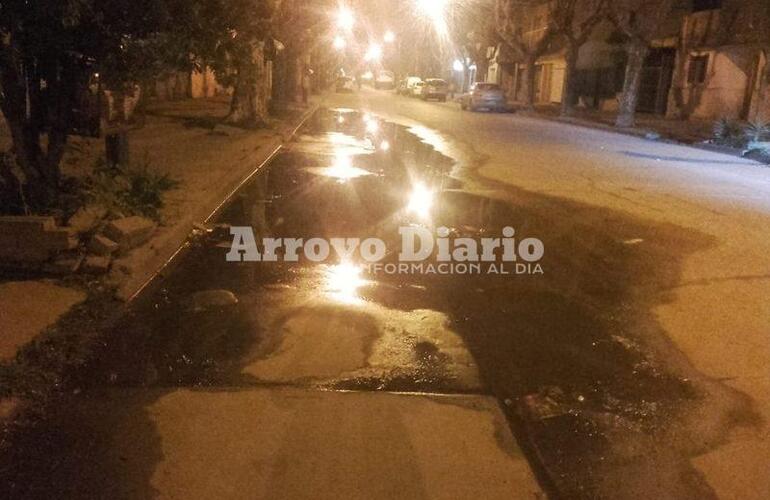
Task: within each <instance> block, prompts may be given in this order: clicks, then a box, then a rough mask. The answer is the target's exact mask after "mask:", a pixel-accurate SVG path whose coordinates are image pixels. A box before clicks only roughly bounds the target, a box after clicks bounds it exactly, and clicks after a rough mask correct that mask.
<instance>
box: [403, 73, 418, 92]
mask: <svg viewBox="0 0 770 500" xmlns="http://www.w3.org/2000/svg"><path fill="white" fill-rule="evenodd" d="M421 81H422V79H421V78H420V77H419V76H407V77H406V78H405V79H404V80H403V90H402V91H401V95H406V96H413V95H414V93H413V90H414V86H415V85H417V84H418V83H420V82H421Z"/></svg>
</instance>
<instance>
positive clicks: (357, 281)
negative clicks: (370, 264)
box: [325, 262, 369, 304]
mask: <svg viewBox="0 0 770 500" xmlns="http://www.w3.org/2000/svg"><path fill="white" fill-rule="evenodd" d="M362 272H363V270H362V269H361V267H360V266H356V265H354V264H351V263H349V262H342V263H341V264H337V265H336V266H329V267H328V268H327V269H326V276H325V288H326V291H327V292H329V294H330V295H331V296H332V297H333V298H334V299H335V300H337V301H338V302H342V303H343V304H359V303H361V302H362V300H361V296H360V295H359V293H358V290H359V289H360V288H361V287H363V286H366V285H367V284H369V282H368V281H366V280H365V279H363V278H362V277H361V274H362Z"/></svg>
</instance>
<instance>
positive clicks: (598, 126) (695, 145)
mask: <svg viewBox="0 0 770 500" xmlns="http://www.w3.org/2000/svg"><path fill="white" fill-rule="evenodd" d="M515 113H516V114H517V115H519V116H523V117H526V118H533V119H536V120H542V121H548V122H554V123H562V124H564V125H572V126H575V127H582V128H587V129H592V130H601V131H603V132H609V133H613V134H618V135H625V136H630V137H636V138H638V139H644V140H647V141H649V142H657V143H661V144H672V145H675V146H682V147H687V148H692V149H698V150H701V151H708V152H710V153H717V154H723V155H728V156H733V157H736V158H741V159H745V160H746V161H747V162H748V161H752V160H750V159H747V158H745V157H744V156H743V152H744V151H743V150H742V149H738V148H732V147H729V146H719V145H716V144H709V143H699V142H684V141H682V140H680V139H676V138H672V137H666V136H665V135H663V134H662V133H660V132H658V131H657V130H654V129H652V128H650V129H639V128H636V127H634V128H628V129H623V128H617V127H614V126H612V125H607V124H606V123H601V122H594V121H591V120H585V119H582V118H570V117H567V118H562V117H560V116H551V115H544V114H542V113H538V112H536V111H535V112H530V111H521V110H516V111H515ZM650 133H653V134H658V135H659V138H658V139H648V138H647V134H650ZM756 163H757V165H758V166H763V164H762V163H761V162H756ZM747 165H748V163H747Z"/></svg>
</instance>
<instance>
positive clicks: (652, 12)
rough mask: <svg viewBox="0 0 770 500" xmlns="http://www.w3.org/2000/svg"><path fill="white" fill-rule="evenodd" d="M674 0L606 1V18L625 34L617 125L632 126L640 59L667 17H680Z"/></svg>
mask: <svg viewBox="0 0 770 500" xmlns="http://www.w3.org/2000/svg"><path fill="white" fill-rule="evenodd" d="M679 4H680V2H678V1H677V0H614V1H612V2H610V10H609V12H610V17H611V19H612V21H613V22H614V24H615V25H616V26H617V28H618V29H619V30H620V31H621V33H622V34H623V35H625V36H626V38H627V41H626V55H627V57H628V59H627V62H626V77H625V81H624V83H623V92H622V94H621V96H620V102H619V103H618V116H617V119H616V121H615V125H616V126H617V127H633V126H634V124H635V122H636V107H637V104H638V103H639V88H640V86H641V81H642V71H643V69H644V61H645V59H646V58H647V55H648V54H649V53H650V47H651V45H652V42H653V41H654V40H655V39H656V38H657V37H659V36H660V35H661V34H662V32H661V29H662V27H665V26H668V25H670V21H671V20H676V21H677V22H678V21H679V20H680V17H679V15H678V14H680V12H678V7H679Z"/></svg>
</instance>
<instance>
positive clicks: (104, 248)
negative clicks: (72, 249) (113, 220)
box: [88, 234, 120, 257]
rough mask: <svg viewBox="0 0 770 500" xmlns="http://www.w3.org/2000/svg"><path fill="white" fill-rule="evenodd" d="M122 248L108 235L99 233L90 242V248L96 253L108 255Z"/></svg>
mask: <svg viewBox="0 0 770 500" xmlns="http://www.w3.org/2000/svg"><path fill="white" fill-rule="evenodd" d="M119 249H120V245H118V244H117V243H115V242H114V241H112V240H111V239H109V238H108V237H106V236H103V235H101V234H97V235H96V236H94V237H93V238H92V239H91V242H90V243H89V244H88V250H90V251H91V252H92V253H94V254H96V255H101V256H107V257H109V256H110V255H112V254H114V253H115V252H117V251H118V250H119Z"/></svg>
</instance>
